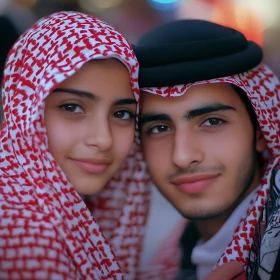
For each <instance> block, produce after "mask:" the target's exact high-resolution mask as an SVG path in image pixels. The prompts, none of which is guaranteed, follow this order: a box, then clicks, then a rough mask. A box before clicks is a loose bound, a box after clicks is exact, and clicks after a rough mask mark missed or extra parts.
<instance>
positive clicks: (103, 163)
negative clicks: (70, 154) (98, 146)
mask: <svg viewBox="0 0 280 280" xmlns="http://www.w3.org/2000/svg"><path fill="white" fill-rule="evenodd" d="M71 160H72V161H73V162H74V163H75V164H76V165H78V166H79V167H80V168H82V169H84V170H85V171H86V172H89V173H93V174H101V173H103V172H104V171H106V169H107V168H108V167H109V165H110V161H108V160H107V159H71Z"/></svg>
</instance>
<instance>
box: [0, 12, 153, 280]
mask: <svg viewBox="0 0 280 280" xmlns="http://www.w3.org/2000/svg"><path fill="white" fill-rule="evenodd" d="M137 77H138V62H137V60H136V58H135V55H134V53H133V50H132V49H131V47H130V45H129V44H128V42H127V41H126V40H125V39H124V37H123V36H122V35H121V34H119V33H118V32H116V31H115V30H114V29H113V28H112V27H111V26H110V25H108V24H106V23H104V22H102V21H100V20H98V19H96V18H94V17H93V16H87V15H84V14H81V13H76V12H59V13H56V14H53V15H50V16H48V17H46V18H44V19H42V20H40V21H39V22H37V23H36V24H35V25H34V26H32V27H31V28H30V29H29V30H28V31H27V32H25V33H24V34H23V35H22V36H21V37H20V38H19V40H18V41H17V42H16V43H15V45H14V46H13V48H12V49H11V51H10V54H9V57H8V59H7V62H6V66H5V71H4V82H3V91H2V94H3V107H4V122H3V125H2V128H1V131H0V136H1V146H0V278H1V279H75V280H76V279H123V277H124V276H123V275H124V274H123V273H122V271H121V269H120V266H122V267H123V268H124V273H126V274H127V275H130V276H131V277H133V271H134V268H135V266H136V263H137V260H138V256H137V255H138V254H137V253H136V254H131V253H129V252H132V251H133V250H134V251H136V252H137V251H139V248H140V246H141V238H142V230H141V229H142V227H143V224H144V221H145V212H146V210H147V209H146V206H145V205H146V203H145V202H146V199H147V198H146V197H147V194H148V192H147V190H146V188H147V186H146V184H145V180H146V179H145V178H144V177H143V176H144V175H145V172H144V168H143V166H142V161H141V160H142V158H141V154H140V152H139V148H138V143H137V141H134V138H135V135H134V132H135V115H136V113H137V110H138V109H137V106H138V105H137V104H138V99H139V89H138V80H137ZM126 158H127V159H126ZM125 159H126V160H125ZM123 161H124V163H123ZM122 163H123V165H122ZM121 165H122V166H121ZM115 173H116V174H115ZM113 176H114V178H113ZM105 185H106V188H105V189H104V190H103V188H104V187H105ZM102 190H103V191H102ZM108 193H109V194H110V197H111V198H112V199H107V198H108ZM84 195H94V203H95V204H94V207H93V208H92V209H91V210H92V212H93V217H94V218H96V220H98V223H99V225H100V226H101V227H102V230H101V229H100V227H99V225H98V224H97V222H96V220H94V219H93V217H92V215H91V213H90V211H89V210H88V208H87V206H86V204H85V202H84V200H83V199H82V198H81V197H83V198H84ZM92 201H93V200H91V207H92ZM103 233H104V234H105V235H106V236H107V237H108V238H109V239H110V244H112V246H113V247H114V252H115V253H116V255H117V256H118V260H119V261H120V265H119V263H118V261H117V260H116V257H115V255H114V253H113V251H112V249H111V247H110V245H109V243H108V242H107V239H105V237H104V235H103Z"/></svg>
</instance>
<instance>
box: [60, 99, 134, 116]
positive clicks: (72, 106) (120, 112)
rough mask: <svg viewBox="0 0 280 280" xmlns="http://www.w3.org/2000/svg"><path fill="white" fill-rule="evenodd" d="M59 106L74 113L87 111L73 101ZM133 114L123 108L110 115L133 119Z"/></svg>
mask: <svg viewBox="0 0 280 280" xmlns="http://www.w3.org/2000/svg"><path fill="white" fill-rule="evenodd" d="M59 108H60V109H62V110H63V111H66V112H69V113H74V114H78V113H86V111H87V110H86V109H84V108H83V106H82V105H81V104H78V103H74V102H69V103H64V104H62V105H60V106H59ZM135 116H136V113H135V112H132V111H129V110H125V109H122V110H118V111H115V112H114V113H113V115H112V117H113V118H117V119H120V120H131V119H135Z"/></svg>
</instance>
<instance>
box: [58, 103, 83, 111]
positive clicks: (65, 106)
mask: <svg viewBox="0 0 280 280" xmlns="http://www.w3.org/2000/svg"><path fill="white" fill-rule="evenodd" d="M60 108H62V109H63V110H65V111H67V112H71V113H84V110H83V109H82V107H81V106H80V105H77V104H73V103H69V104H63V105H61V106H60Z"/></svg>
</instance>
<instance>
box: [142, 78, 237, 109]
mask: <svg viewBox="0 0 280 280" xmlns="http://www.w3.org/2000/svg"><path fill="white" fill-rule="evenodd" d="M141 95H142V110H146V109H148V110H150V109H155V108H168V107H169V108H170V107H171V106H172V104H175V103H176V104H178V103H180V104H184V106H187V107H189V106H190V107H193V106H194V107H197V106H201V105H203V104H205V105H207V104H208V103H209V102H211V103H213V102H215V103H217V102H221V103H227V104H230V103H233V104H234V103H235V102H236V101H237V100H238V99H239V97H238V95H237V94H236V92H235V90H234V89H233V87H232V85H231V84H229V83H213V84H209V83H205V84H196V85H192V86H191V87H189V88H188V89H187V90H186V91H185V92H184V93H183V94H182V95H181V96H177V97H163V96H162V95H160V94H155V93H151V92H147V91H143V90H142V91H141ZM167 106H168V107H167Z"/></svg>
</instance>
